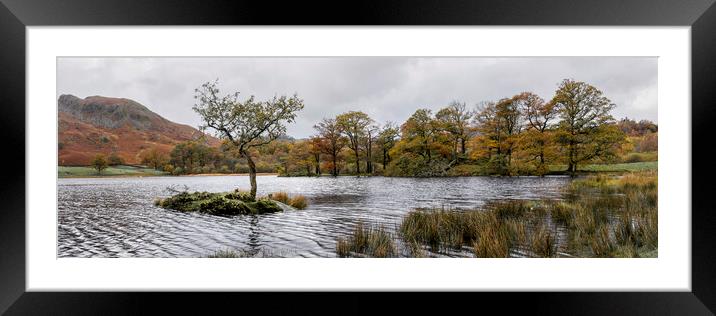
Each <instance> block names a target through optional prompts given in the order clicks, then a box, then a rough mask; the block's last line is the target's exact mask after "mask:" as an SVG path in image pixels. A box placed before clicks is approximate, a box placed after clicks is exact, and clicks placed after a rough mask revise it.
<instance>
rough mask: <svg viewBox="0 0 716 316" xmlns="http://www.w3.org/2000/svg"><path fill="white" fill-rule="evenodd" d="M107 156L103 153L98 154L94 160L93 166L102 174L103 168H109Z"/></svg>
mask: <svg viewBox="0 0 716 316" xmlns="http://www.w3.org/2000/svg"><path fill="white" fill-rule="evenodd" d="M107 166H108V162H107V158H106V157H105V156H104V155H103V154H97V155H96V156H94V159H93V160H92V168H94V169H95V170H97V173H98V174H102V170H104V169H107Z"/></svg>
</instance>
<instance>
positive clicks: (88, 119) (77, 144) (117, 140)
mask: <svg viewBox="0 0 716 316" xmlns="http://www.w3.org/2000/svg"><path fill="white" fill-rule="evenodd" d="M57 106H58V149H59V161H58V163H59V164H60V165H61V166H71V165H89V164H90V162H91V161H92V159H93V158H94V156H95V155H96V154H98V153H103V154H105V155H109V154H111V153H116V154H117V155H119V156H120V157H121V158H122V159H123V160H124V161H125V163H128V164H140V163H141V162H142V158H141V157H142V156H143V153H144V152H145V151H147V150H151V149H152V148H157V149H158V150H160V151H162V152H164V153H167V154H168V153H169V152H170V151H171V150H172V148H174V145H175V144H177V143H179V142H184V141H188V140H194V139H199V138H200V137H201V136H202V135H203V134H202V133H201V132H200V131H199V130H197V129H195V128H193V127H191V126H188V125H183V124H177V123H174V122H172V121H169V120H167V119H165V118H163V117H161V116H160V115H158V114H156V113H154V112H152V111H150V110H149V109H148V108H147V107H145V106H144V105H141V104H139V103H137V102H135V101H132V100H129V99H122V98H108V97H101V96H92V97H87V98H85V99H80V98H78V97H75V96H73V95H61V96H60V98H59V99H58V101H57ZM207 142H208V143H209V144H210V145H212V146H217V145H218V144H219V140H218V139H216V138H214V137H211V136H207Z"/></svg>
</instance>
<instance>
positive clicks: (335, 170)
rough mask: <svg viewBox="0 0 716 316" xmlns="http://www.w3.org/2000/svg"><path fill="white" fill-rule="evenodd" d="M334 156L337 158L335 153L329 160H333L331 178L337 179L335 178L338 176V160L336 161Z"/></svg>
mask: <svg viewBox="0 0 716 316" xmlns="http://www.w3.org/2000/svg"><path fill="white" fill-rule="evenodd" d="M336 156H338V154H337V153H333V157H331V158H333V176H334V177H337V176H338V166H337V163H338V162H337V160H338V159H337V157H336Z"/></svg>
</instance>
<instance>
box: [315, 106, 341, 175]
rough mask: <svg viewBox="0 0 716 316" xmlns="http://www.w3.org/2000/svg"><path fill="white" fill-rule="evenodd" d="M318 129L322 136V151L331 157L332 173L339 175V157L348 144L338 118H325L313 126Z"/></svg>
mask: <svg viewBox="0 0 716 316" xmlns="http://www.w3.org/2000/svg"><path fill="white" fill-rule="evenodd" d="M313 128H315V129H316V130H317V131H318V135H319V136H320V137H321V138H322V140H323V142H322V143H321V145H322V146H321V152H323V153H324V154H326V155H328V156H329V158H330V159H331V169H332V170H331V175H332V176H338V157H339V153H340V152H341V149H343V147H345V145H346V139H345V138H344V137H343V134H342V133H341V128H340V126H339V125H338V123H337V122H336V119H332V118H324V119H323V120H322V121H321V122H319V123H318V124H316V125H315V126H313Z"/></svg>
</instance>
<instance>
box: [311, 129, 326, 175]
mask: <svg viewBox="0 0 716 316" xmlns="http://www.w3.org/2000/svg"><path fill="white" fill-rule="evenodd" d="M324 142H325V139H323V138H321V136H313V137H311V138H310V139H309V144H310V147H309V152H310V153H311V156H312V157H313V162H314V164H315V165H314V166H315V168H316V175H317V176H320V175H321V150H322V148H323V147H325V144H324Z"/></svg>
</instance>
